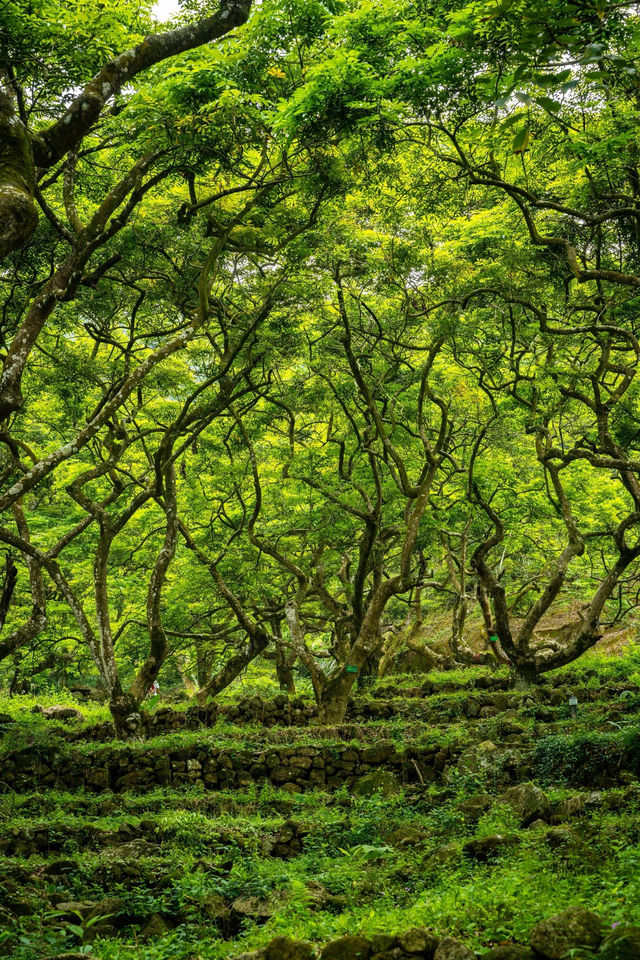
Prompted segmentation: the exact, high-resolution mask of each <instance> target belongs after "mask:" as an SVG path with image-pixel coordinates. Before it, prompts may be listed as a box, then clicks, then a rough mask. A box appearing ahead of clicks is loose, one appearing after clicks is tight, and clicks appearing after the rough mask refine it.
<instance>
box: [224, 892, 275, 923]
mask: <svg viewBox="0 0 640 960" xmlns="http://www.w3.org/2000/svg"><path fill="white" fill-rule="evenodd" d="M231 913H232V914H234V915H235V916H236V917H240V918H242V919H244V917H251V919H252V920H262V921H264V920H268V919H269V917H272V916H273V914H274V913H275V907H274V906H273V905H272V904H271V903H269V901H268V900H261V899H260V897H238V898H237V899H236V900H234V901H233V903H232V904H231Z"/></svg>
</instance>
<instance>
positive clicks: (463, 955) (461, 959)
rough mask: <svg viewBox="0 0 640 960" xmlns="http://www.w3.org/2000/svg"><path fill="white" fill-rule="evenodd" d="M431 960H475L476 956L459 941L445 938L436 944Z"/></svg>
mask: <svg viewBox="0 0 640 960" xmlns="http://www.w3.org/2000/svg"><path fill="white" fill-rule="evenodd" d="M433 960H476V955H475V953H472V952H471V950H469V948H468V947H465V945H464V943H460V941H459V940H454V939H453V937H445V938H444V940H441V941H440V943H439V944H438V947H437V949H436V952H435V953H434V955H433Z"/></svg>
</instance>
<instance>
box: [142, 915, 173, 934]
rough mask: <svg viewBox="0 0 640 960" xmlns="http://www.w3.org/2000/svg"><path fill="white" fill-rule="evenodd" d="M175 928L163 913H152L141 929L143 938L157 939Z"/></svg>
mask: <svg viewBox="0 0 640 960" xmlns="http://www.w3.org/2000/svg"><path fill="white" fill-rule="evenodd" d="M172 929H173V927H172V925H171V923H170V922H169V921H168V920H167V919H166V918H165V917H163V916H162V914H161V913H152V914H151V916H150V917H149V918H148V920H147V921H146V922H145V923H144V924H143V927H142V930H141V931H140V937H141V939H142V940H157V939H158V937H164V936H165V934H167V933H170V931H171V930H172Z"/></svg>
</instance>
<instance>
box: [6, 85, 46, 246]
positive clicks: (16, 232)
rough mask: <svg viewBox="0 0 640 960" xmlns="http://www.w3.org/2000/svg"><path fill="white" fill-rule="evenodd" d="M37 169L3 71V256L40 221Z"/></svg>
mask: <svg viewBox="0 0 640 960" xmlns="http://www.w3.org/2000/svg"><path fill="white" fill-rule="evenodd" d="M35 189H36V169H35V164H34V162H33V153H32V150H31V142H30V140H29V134H28V132H27V129H26V127H25V126H24V124H23V123H22V121H21V120H20V119H19V117H17V116H16V112H15V103H14V96H13V91H12V89H11V86H10V84H9V81H8V79H7V77H6V76H5V75H4V74H3V73H2V72H0V260H1V259H2V258H3V257H6V256H7V254H8V253H11V251H12V250H15V249H17V248H18V247H21V246H22V244H23V243H25V242H26V241H27V240H28V239H29V237H30V236H31V234H32V233H33V231H34V230H35V227H36V224H37V222H38V212H37V209H36V205H35V201H34V193H35Z"/></svg>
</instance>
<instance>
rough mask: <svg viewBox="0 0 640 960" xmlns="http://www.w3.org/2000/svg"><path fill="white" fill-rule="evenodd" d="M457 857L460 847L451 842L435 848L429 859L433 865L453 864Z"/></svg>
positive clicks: (453, 841)
mask: <svg viewBox="0 0 640 960" xmlns="http://www.w3.org/2000/svg"><path fill="white" fill-rule="evenodd" d="M459 856H460V845H459V844H458V843H456V842H455V840H452V841H451V842H450V843H441V844H440V846H439V847H436V849H435V850H434V851H433V853H432V854H431V856H430V858H429V859H430V860H431V861H432V862H433V863H442V864H447V863H453V861H454V860H457V859H458V857H459Z"/></svg>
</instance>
